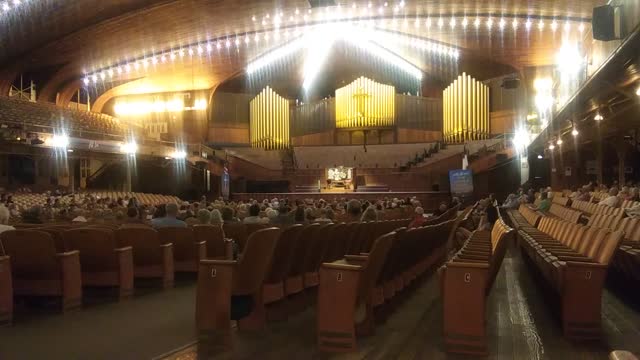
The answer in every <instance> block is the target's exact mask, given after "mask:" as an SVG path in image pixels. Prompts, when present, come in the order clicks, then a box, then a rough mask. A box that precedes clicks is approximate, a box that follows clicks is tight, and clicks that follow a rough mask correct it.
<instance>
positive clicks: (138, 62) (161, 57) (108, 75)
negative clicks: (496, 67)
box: [83, 22, 460, 85]
mask: <svg viewBox="0 0 640 360" xmlns="http://www.w3.org/2000/svg"><path fill="white" fill-rule="evenodd" d="M318 26H320V25H314V26H305V27H303V28H301V27H299V28H296V29H295V30H294V31H291V32H289V30H288V29H287V30H285V31H284V37H285V40H287V41H288V40H290V39H295V38H300V37H301V36H302V35H306V34H308V33H310V32H311V31H312V30H314V28H316V27H318ZM368 27H370V26H369V25H368V24H367V23H366V22H357V23H355V24H354V28H355V29H358V28H368ZM375 33H376V34H377V35H378V36H379V38H380V39H381V40H386V41H385V42H392V43H393V42H395V43H404V44H407V45H409V46H412V47H414V48H415V49H417V50H421V51H424V52H427V53H429V54H431V55H435V56H441V57H445V58H452V59H458V58H459V57H460V51H459V50H457V49H455V48H453V47H450V46H444V45H442V44H441V43H438V42H434V41H429V40H425V39H422V38H418V37H415V36H411V35H406V34H394V33H390V32H386V31H384V30H382V31H381V30H377V31H375ZM281 37H282V35H281V32H280V31H278V30H274V31H265V32H261V33H255V34H252V35H248V34H247V35H244V36H236V37H235V39H233V41H232V39H230V38H226V39H224V40H222V39H221V40H218V41H213V42H203V43H197V44H193V45H190V46H186V47H182V48H179V49H172V50H169V51H166V52H162V53H161V54H157V55H151V56H149V57H144V58H141V59H135V60H132V61H130V62H127V63H125V64H120V65H116V66H112V67H109V68H106V69H101V70H97V71H95V72H93V73H91V74H86V75H85V77H84V78H83V82H84V84H85V85H89V84H90V83H92V82H93V83H98V81H106V80H107V79H109V80H112V79H113V78H114V76H119V75H122V74H129V73H131V72H132V71H148V70H149V69H150V68H155V67H156V66H158V65H159V64H165V63H168V62H175V61H176V60H184V59H188V60H191V59H193V58H194V57H196V56H198V57H203V56H211V53H212V52H213V50H214V49H216V50H218V51H219V50H222V49H230V48H232V47H234V48H236V49H239V48H240V47H243V46H249V45H250V44H251V43H252V39H253V42H255V43H259V42H260V41H262V40H263V39H264V41H269V40H270V39H271V38H273V39H275V40H280V39H281Z"/></svg>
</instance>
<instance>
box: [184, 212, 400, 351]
mask: <svg viewBox="0 0 640 360" xmlns="http://www.w3.org/2000/svg"><path fill="white" fill-rule="evenodd" d="M408 222H409V220H408V219H400V220H387V221H378V222H369V223H349V224H345V223H339V224H323V225H320V224H310V225H293V226H290V227H287V228H284V229H278V228H275V227H263V228H258V227H253V228H254V229H248V228H246V229H245V230H244V234H249V235H247V237H246V240H245V243H244V245H243V246H242V251H241V254H240V256H239V257H238V259H237V260H232V261H225V260H202V261H200V264H199V272H198V285H197V291H196V292H197V294H196V326H197V329H198V331H199V333H200V334H201V335H204V336H207V335H213V334H217V335H218V336H216V337H217V338H219V339H221V340H222V341H223V343H224V344H225V345H226V346H231V342H230V332H231V323H230V321H231V320H238V326H239V328H240V329H259V328H261V327H263V326H264V325H265V321H266V319H267V318H268V317H269V314H270V313H271V312H272V310H274V309H276V310H277V307H282V305H285V306H286V300H287V299H290V298H292V297H295V296H297V295H298V294H300V293H303V292H305V291H306V290H312V289H314V288H316V287H317V286H318V284H319V283H320V279H319V275H318V270H319V268H320V266H321V264H322V263H323V262H329V261H335V260H337V259H341V258H343V257H344V256H345V255H347V254H349V253H350V252H354V253H357V254H360V253H361V252H370V251H371V250H372V248H373V246H374V241H373V240H375V238H376V237H379V235H380V234H381V233H383V232H388V231H391V230H393V229H395V228H398V227H401V226H406V225H407V224H408ZM241 226H245V227H246V226H247V225H241V224H234V226H233V227H229V228H233V229H234V230H235V231H238V232H241V231H242V230H239V228H240V227H241ZM256 229H257V230H256ZM390 229H391V230H390ZM226 230H227V228H226V227H225V234H226ZM229 236H242V235H233V234H232V235H229ZM287 312H288V311H287V310H285V311H284V314H282V313H280V314H278V315H279V316H286V315H287Z"/></svg>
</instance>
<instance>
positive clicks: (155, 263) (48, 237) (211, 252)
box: [0, 225, 229, 322]
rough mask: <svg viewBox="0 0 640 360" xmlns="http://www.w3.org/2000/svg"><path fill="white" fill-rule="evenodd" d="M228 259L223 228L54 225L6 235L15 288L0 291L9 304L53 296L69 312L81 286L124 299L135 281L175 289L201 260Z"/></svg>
mask: <svg viewBox="0 0 640 360" xmlns="http://www.w3.org/2000/svg"><path fill="white" fill-rule="evenodd" d="M228 254H229V250H228V249H227V246H225V243H224V239H223V234H222V229H221V228H220V227H219V226H214V225H195V226H193V228H164V229H159V230H154V229H152V228H150V227H148V226H146V225H125V226H122V227H119V228H114V227H113V226H107V225H93V226H85V227H72V226H70V225H55V226H44V227H39V228H31V229H18V230H11V231H5V232H3V233H2V234H0V256H1V255H6V256H7V257H6V259H5V260H4V264H3V265H4V266H3V269H5V271H6V272H5V273H4V276H7V275H6V273H7V272H9V271H10V272H11V275H10V276H9V277H10V278H11V281H10V282H9V283H12V285H11V286H0V293H1V294H2V295H0V297H2V298H5V299H9V300H7V301H9V302H11V301H12V297H13V295H15V296H53V297H58V298H60V300H61V301H60V302H61V307H62V309H63V310H66V309H70V308H74V307H78V306H80V305H81V302H82V288H83V287H88V286H90V287H113V288H116V289H117V290H118V297H119V298H124V297H128V296H130V295H131V294H132V293H133V288H134V279H143V278H151V279H158V280H160V281H161V283H162V286H163V287H165V288H166V287H171V286H173V279H174V271H175V272H194V273H195V272H197V267H198V261H199V260H201V259H205V258H226V257H227V256H228ZM3 285H5V284H3ZM0 303H2V301H0ZM9 313H10V312H7V314H9ZM10 320H11V317H10V316H9V317H8V318H7V322H8V321H10Z"/></svg>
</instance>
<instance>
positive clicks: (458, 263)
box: [447, 261, 489, 269]
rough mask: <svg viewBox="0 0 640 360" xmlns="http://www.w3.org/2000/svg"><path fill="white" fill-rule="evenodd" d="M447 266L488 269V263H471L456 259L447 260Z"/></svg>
mask: <svg viewBox="0 0 640 360" xmlns="http://www.w3.org/2000/svg"><path fill="white" fill-rule="evenodd" d="M447 267H472V268H480V269H488V268H489V264H488V263H471V262H464V261H456V262H448V263H447Z"/></svg>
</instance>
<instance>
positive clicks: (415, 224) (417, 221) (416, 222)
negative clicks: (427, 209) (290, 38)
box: [409, 206, 426, 228]
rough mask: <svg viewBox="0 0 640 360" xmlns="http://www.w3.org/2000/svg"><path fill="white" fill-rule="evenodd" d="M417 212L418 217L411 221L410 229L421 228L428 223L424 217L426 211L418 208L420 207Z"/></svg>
mask: <svg viewBox="0 0 640 360" xmlns="http://www.w3.org/2000/svg"><path fill="white" fill-rule="evenodd" d="M415 212H416V215H415V217H414V218H413V220H411V223H410V224H409V228H417V227H420V226H422V225H423V224H424V222H425V221H426V218H425V217H424V209H423V208H421V207H420V206H418V207H416V209H415Z"/></svg>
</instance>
